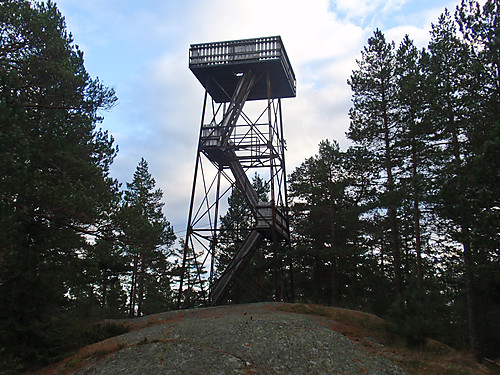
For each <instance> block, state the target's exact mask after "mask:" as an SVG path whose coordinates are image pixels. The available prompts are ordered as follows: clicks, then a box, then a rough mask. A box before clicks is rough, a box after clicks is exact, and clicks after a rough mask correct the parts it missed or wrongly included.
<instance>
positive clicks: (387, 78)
mask: <svg viewBox="0 0 500 375" xmlns="http://www.w3.org/2000/svg"><path fill="white" fill-rule="evenodd" d="M357 63H358V69H357V70H355V71H353V73H352V75H351V77H350V79H349V81H348V83H349V85H350V86H351V89H352V91H353V99H352V101H353V106H352V108H351V110H350V112H349V115H350V118H351V124H350V127H349V131H348V133H347V135H348V137H349V138H350V139H352V140H353V141H354V142H355V143H356V144H358V145H361V146H364V147H365V148H366V149H367V150H368V151H369V152H370V156H371V159H372V162H373V165H375V166H377V172H376V173H377V175H376V176H375V178H379V179H380V180H379V181H380V182H379V183H380V190H381V192H382V193H383V194H382V196H381V197H380V199H381V203H382V206H383V207H385V208H386V209H387V219H388V223H389V228H390V235H391V253H392V258H393V262H392V263H393V269H394V286H395V290H396V292H397V293H398V294H401V293H402V292H403V274H402V268H401V244H400V235H399V223H398V221H399V220H398V212H397V211H398V207H399V205H400V203H399V202H398V196H397V194H396V193H397V192H396V181H395V179H396V176H395V175H396V173H397V168H396V166H397V160H398V154H397V149H396V147H395V142H396V140H397V138H398V137H399V134H398V133H399V123H398V118H397V115H398V100H397V90H396V87H397V86H396V74H395V56H394V43H387V42H386V40H385V37H384V35H383V33H382V32H381V31H380V30H376V31H375V32H374V36H373V37H371V38H369V39H368V44H367V46H365V48H364V49H363V51H362V58H361V60H358V61H357Z"/></svg>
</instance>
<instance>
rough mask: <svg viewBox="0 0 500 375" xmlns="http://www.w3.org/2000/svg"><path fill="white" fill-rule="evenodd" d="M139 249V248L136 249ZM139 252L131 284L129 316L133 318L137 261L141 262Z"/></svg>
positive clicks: (135, 260) (135, 256) (135, 259)
mask: <svg viewBox="0 0 500 375" xmlns="http://www.w3.org/2000/svg"><path fill="white" fill-rule="evenodd" d="M136 251H137V249H136ZM138 257H139V254H138V253H136V254H135V255H134V268H133V271H132V281H131V284H130V309H129V317H131V318H133V317H134V316H135V311H134V310H135V294H136V287H137V263H138V262H139V259H138Z"/></svg>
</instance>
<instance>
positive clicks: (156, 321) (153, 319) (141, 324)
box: [125, 312, 186, 331]
mask: <svg viewBox="0 0 500 375" xmlns="http://www.w3.org/2000/svg"><path fill="white" fill-rule="evenodd" d="M185 315H186V314H185V313H184V312H179V313H177V314H175V315H174V316H172V317H165V316H162V315H160V314H156V315H150V316H149V317H147V319H146V320H143V319H141V320H138V321H135V320H130V321H128V322H126V323H125V326H126V327H127V328H128V329H129V330H130V331H138V330H140V329H143V328H145V327H151V326H156V325H160V324H167V323H176V322H179V321H181V320H182V319H184V317H185Z"/></svg>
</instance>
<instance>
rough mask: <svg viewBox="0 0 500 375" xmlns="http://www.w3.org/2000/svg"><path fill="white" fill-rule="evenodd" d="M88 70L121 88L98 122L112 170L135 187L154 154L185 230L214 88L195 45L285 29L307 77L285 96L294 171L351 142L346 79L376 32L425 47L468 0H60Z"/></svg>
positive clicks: (298, 68)
mask: <svg viewBox="0 0 500 375" xmlns="http://www.w3.org/2000/svg"><path fill="white" fill-rule="evenodd" d="M55 2H56V4H57V6H58V8H59V10H60V11H61V13H62V14H63V16H64V17H65V19H66V24H67V29H68V31H70V32H71V33H72V35H73V38H74V41H75V44H77V45H78V46H79V47H80V49H81V50H82V51H83V52H84V58H85V67H86V69H87V71H88V72H89V73H90V75H91V76H93V77H99V79H100V80H101V82H103V83H104V84H105V85H106V86H108V87H113V88H114V89H115V90H116V95H117V97H118V104H117V105H116V106H115V107H114V108H113V109H112V110H110V111H106V112H104V113H103V116H104V121H103V122H102V124H100V125H99V126H100V127H102V128H103V129H104V130H107V131H109V133H110V134H111V135H112V136H113V137H114V139H115V144H117V145H118V147H119V153H118V156H117V157H116V159H115V161H114V163H113V166H112V168H111V176H112V177H114V178H116V179H118V180H119V181H120V182H121V183H122V188H125V186H126V185H125V183H126V182H130V181H131V180H132V177H133V173H134V171H135V169H136V167H137V164H138V162H139V161H140V159H141V158H142V157H144V158H145V159H146V160H147V161H148V163H149V171H150V173H151V174H152V175H153V177H154V178H155V180H156V186H157V187H158V188H160V189H161V190H162V191H163V193H164V198H163V202H164V203H165V206H164V214H165V216H166V217H167V219H168V220H169V221H170V223H171V224H172V225H173V227H174V231H175V232H176V233H177V234H178V236H180V237H182V236H183V232H184V231H185V229H186V221H187V215H188V208H189V200H190V191H191V185H192V180H193V173H194V163H195V157H196V147H197V142H198V135H199V134H198V132H199V126H200V118H201V109H202V104H203V95H204V89H203V87H202V86H201V84H200V83H199V82H198V81H197V79H196V77H195V76H194V75H193V74H192V73H191V71H190V70H189V68H188V51H189V45H190V44H194V43H205V42H216V41H225V40H236V39H246V38H255V37H264V36H274V35H280V36H281V38H282V40H283V44H284V46H285V48H286V51H287V54H288V57H289V59H290V62H291V64H292V67H293V70H294V72H295V76H296V79H297V97H296V98H287V99H283V100H282V108H283V125H284V135H285V139H286V141H287V145H288V151H287V154H286V160H287V171H288V172H289V173H291V172H292V171H293V170H294V169H295V168H296V167H297V166H299V165H300V163H302V162H303V161H304V160H305V159H306V158H308V157H310V156H313V155H314V154H315V153H316V152H317V148H318V147H317V146H318V144H319V142H320V141H321V140H323V139H330V140H336V141H338V142H339V144H340V146H341V148H342V149H345V148H347V146H348V145H349V141H348V140H347V138H346V136H345V133H346V131H347V129H348V127H349V117H348V111H349V108H350V106H351V91H350V88H349V86H348V85H347V80H348V78H349V76H350V74H351V72H352V71H353V70H354V69H356V67H357V65H356V59H359V58H360V56H361V50H362V49H363V47H364V46H365V44H366V41H367V39H368V38H369V37H370V36H372V35H373V31H374V30H376V29H377V28H378V29H380V30H381V31H382V32H383V33H384V34H385V36H386V39H387V40H388V41H391V40H393V41H394V42H395V43H396V46H397V45H398V44H399V43H400V42H401V40H402V39H403V37H404V35H405V34H408V35H409V36H410V38H411V39H412V40H413V41H414V43H415V45H416V46H417V47H419V48H423V47H425V46H426V45H427V42H428V40H429V31H430V30H431V23H436V22H437V19H438V17H439V15H440V14H441V13H442V12H443V11H444V9H445V8H448V9H449V10H450V11H452V12H453V11H454V10H455V8H456V6H457V5H458V4H459V0H307V1H305V0H301V1H299V0H251V1H249V0H246V1H244V0H143V1H137V0H106V1H102V0H56V1H55Z"/></svg>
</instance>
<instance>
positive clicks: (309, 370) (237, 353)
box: [54, 303, 405, 375]
mask: <svg viewBox="0 0 500 375" xmlns="http://www.w3.org/2000/svg"><path fill="white" fill-rule="evenodd" d="M279 305H280V304H278V303H258V304H250V305H236V306H222V307H214V308H206V309H195V310H184V311H174V312H167V313H163V314H156V315H151V316H148V317H143V318H139V319H134V320H130V321H126V322H127V324H129V325H130V327H131V329H132V330H131V332H129V333H126V334H123V335H121V336H117V337H114V338H111V339H108V340H105V341H102V342H100V343H97V344H94V345H91V346H89V347H87V348H85V349H83V350H82V351H80V352H79V353H78V354H76V355H75V356H74V357H72V358H70V359H68V360H66V361H65V362H64V363H63V364H61V365H60V366H59V367H58V368H56V369H55V370H54V374H78V375H91V374H92V375H94V374H95V375H97V374H99V375H100V374H102V375H104V374H106V375H114V374H127V375H134V374H141V375H147V374H380V375H382V374H387V375H396V374H405V372H404V371H403V370H402V369H401V368H400V367H398V366H397V365H395V364H394V363H392V362H390V361H389V360H387V359H384V358H381V357H377V356H374V355H372V354H370V353H367V352H365V351H364V350H363V349H362V348H361V347H360V346H358V345H357V344H355V343H354V342H352V341H351V340H349V339H348V338H347V337H345V336H343V335H342V334H340V333H338V332H335V331H334V330H333V329H332V328H331V327H333V325H335V324H336V323H335V321H333V320H331V319H327V318H324V317H319V316H311V315H302V314H294V313H286V312H282V311H279V310H277V307H278V306H279ZM124 322H125V321H124Z"/></svg>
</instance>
